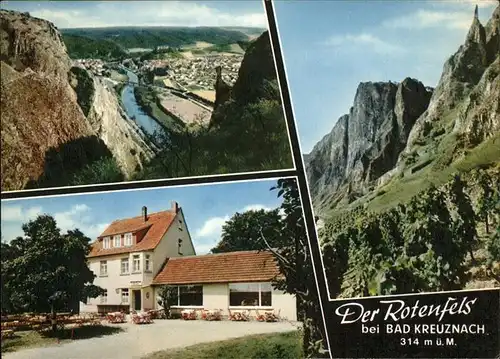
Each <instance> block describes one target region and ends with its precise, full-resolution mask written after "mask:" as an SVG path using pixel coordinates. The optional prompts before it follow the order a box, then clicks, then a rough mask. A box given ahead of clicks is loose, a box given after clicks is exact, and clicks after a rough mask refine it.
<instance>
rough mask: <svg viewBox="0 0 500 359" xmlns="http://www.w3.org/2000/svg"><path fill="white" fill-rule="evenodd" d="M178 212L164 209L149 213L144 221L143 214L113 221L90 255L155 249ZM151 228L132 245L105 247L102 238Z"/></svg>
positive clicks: (95, 243) (93, 246)
mask: <svg viewBox="0 0 500 359" xmlns="http://www.w3.org/2000/svg"><path fill="white" fill-rule="evenodd" d="M175 216H176V213H174V212H173V211H163V212H156V213H151V214H148V220H147V221H146V222H144V219H143V217H142V216H138V217H133V218H127V219H120V220H117V221H114V222H113V223H111V224H110V225H109V226H108V228H106V230H105V231H104V232H102V233H101V235H100V236H99V237H98V239H97V241H95V242H94V243H93V244H92V250H91V251H90V254H89V255H88V257H99V256H107V255H112V254H122V253H130V252H138V251H144V250H150V249H155V248H156V246H157V245H158V243H160V240H161V239H162V237H163V235H164V234H165V232H166V231H167V229H168V228H169V227H170V225H171V224H172V222H173V220H174V218H175ZM146 228H149V229H148V230H147V232H146V234H145V235H144V237H143V238H142V240H141V241H140V242H139V243H137V244H135V245H133V246H130V247H118V248H108V249H104V248H103V243H102V238H103V237H107V236H112V235H114V234H123V233H130V232H137V231H138V230H142V229H146Z"/></svg>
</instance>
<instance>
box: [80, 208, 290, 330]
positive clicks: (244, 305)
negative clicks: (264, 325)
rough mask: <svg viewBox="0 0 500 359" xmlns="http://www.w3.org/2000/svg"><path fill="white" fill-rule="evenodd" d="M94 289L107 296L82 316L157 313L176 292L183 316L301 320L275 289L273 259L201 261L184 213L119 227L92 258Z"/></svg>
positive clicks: (246, 255)
mask: <svg viewBox="0 0 500 359" xmlns="http://www.w3.org/2000/svg"><path fill="white" fill-rule="evenodd" d="M88 265H89V267H90V269H91V270H92V271H93V272H94V274H95V275H96V278H95V280H94V284H95V285H98V286H100V287H101V288H103V289H105V291H106V292H105V294H104V295H102V296H100V297H98V298H94V299H89V300H88V301H87V304H83V303H81V305H80V310H81V311H99V312H114V311H120V310H124V311H125V312H129V311H130V310H136V311H147V310H150V309H159V308H160V305H159V303H158V299H159V290H160V288H161V286H163V285H169V286H173V287H176V288H177V298H176V303H172V306H171V307H172V309H173V310H174V311H181V310H185V309H191V310H192V309H195V310H221V311H222V313H223V314H224V315H228V314H229V311H233V310H234V311H237V310H245V311H249V312H250V313H251V314H252V312H253V313H254V314H257V313H258V311H259V310H261V311H270V310H272V311H274V312H279V313H280V316H281V317H282V318H286V319H288V320H291V321H295V320H297V307H296V298H295V296H293V295H290V294H287V293H284V292H282V291H279V290H277V289H274V288H273V286H272V284H271V282H272V281H273V280H274V279H275V278H277V277H278V276H279V275H280V272H279V268H278V266H277V263H276V261H275V259H274V256H273V254H272V253H270V252H267V251H239V252H229V253H220V254H206V255H196V253H195V249H194V246H193V242H192V241H191V236H190V235H189V231H188V227H187V225H186V222H185V219H184V214H183V212H182V209H181V208H180V207H179V205H178V204H177V203H176V202H173V204H172V208H171V209H170V210H167V211H162V212H157V213H152V214H148V213H147V208H146V207H143V212H142V215H141V216H138V217H134V218H127V219H122V220H117V221H114V222H113V223H111V224H110V225H109V226H108V228H106V230H105V231H104V232H103V233H102V234H101V235H100V236H99V237H98V238H97V240H96V241H95V242H94V243H93V245H92V250H91V252H90V254H89V256H88Z"/></svg>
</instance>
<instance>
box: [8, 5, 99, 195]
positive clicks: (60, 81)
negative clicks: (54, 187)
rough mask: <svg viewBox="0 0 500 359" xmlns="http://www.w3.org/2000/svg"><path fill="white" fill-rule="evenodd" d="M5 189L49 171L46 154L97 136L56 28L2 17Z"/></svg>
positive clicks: (11, 15) (25, 18) (22, 18)
mask: <svg viewBox="0 0 500 359" xmlns="http://www.w3.org/2000/svg"><path fill="white" fill-rule="evenodd" d="M0 20H1V23H2V25H1V34H0V39H1V42H0V49H1V66H2V75H1V86H2V88H1V90H2V91H1V113H2V136H1V142H2V190H15V189H22V188H23V187H24V186H25V185H26V184H27V183H28V182H29V181H30V180H35V179H37V178H38V177H40V176H41V175H42V174H43V172H44V171H45V162H46V161H45V159H46V158H45V157H46V153H47V152H48V151H49V150H50V149H51V148H57V147H58V146H59V145H61V144H63V143H68V142H71V141H75V140H77V139H78V138H83V137H88V136H92V130H91V128H90V126H89V125H88V123H87V121H86V119H85V116H84V115H83V113H82V111H81V109H80V107H79V106H78V104H77V103H76V95H75V93H74V91H73V90H72V89H71V87H70V86H69V83H68V81H67V80H68V71H69V68H70V63H69V59H68V58H67V56H66V48H65V47H64V44H63V43H62V41H61V38H60V36H59V35H58V32H57V31H56V29H55V28H54V26H53V25H52V24H50V23H49V22H47V21H43V20H40V19H33V18H31V17H29V16H27V15H23V14H20V13H16V12H10V11H9V12H7V11H3V10H2V11H1V12H0Z"/></svg>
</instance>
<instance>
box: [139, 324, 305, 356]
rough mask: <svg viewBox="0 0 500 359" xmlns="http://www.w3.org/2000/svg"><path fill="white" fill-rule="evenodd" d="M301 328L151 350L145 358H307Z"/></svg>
mask: <svg viewBox="0 0 500 359" xmlns="http://www.w3.org/2000/svg"><path fill="white" fill-rule="evenodd" d="M301 340H302V339H301V337H300V332H298V331H293V332H287V333H276V334H259V335H251V336H246V337H243V338H237V339H230V340H224V341H220V342H213V343H206V344H198V345H194V346H190V347H187V348H183V349H176V350H166V351H160V352H156V353H153V354H150V355H148V356H146V357H144V358H143V359H199V358H204V359H218V358H225V359H233V358H234V359H240V358H245V359H267V358H269V359H271V358H273V359H292V358H303V355H302V342H301Z"/></svg>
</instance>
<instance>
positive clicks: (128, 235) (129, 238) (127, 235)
mask: <svg viewBox="0 0 500 359" xmlns="http://www.w3.org/2000/svg"><path fill="white" fill-rule="evenodd" d="M131 245H132V233H125V246H131Z"/></svg>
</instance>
